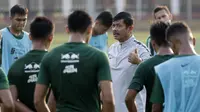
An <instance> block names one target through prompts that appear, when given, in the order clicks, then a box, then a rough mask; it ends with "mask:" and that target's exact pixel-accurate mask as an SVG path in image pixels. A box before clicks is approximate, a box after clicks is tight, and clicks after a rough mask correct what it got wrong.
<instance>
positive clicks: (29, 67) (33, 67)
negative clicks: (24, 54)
mask: <svg viewBox="0 0 200 112" xmlns="http://www.w3.org/2000/svg"><path fill="white" fill-rule="evenodd" d="M39 70H40V65H39V64H37V63H35V62H32V63H30V64H25V65H24V71H25V73H35V72H39Z"/></svg>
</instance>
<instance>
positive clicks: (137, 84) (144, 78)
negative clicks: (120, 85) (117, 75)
mask: <svg viewBox="0 0 200 112" xmlns="http://www.w3.org/2000/svg"><path fill="white" fill-rule="evenodd" d="M172 57H173V55H163V56H162V55H156V56H154V57H152V58H150V59H148V60H146V61H144V62H143V63H141V64H140V65H139V66H138V68H137V70H136V72H135V75H134V77H133V79H132V82H131V85H130V86H129V89H134V90H136V91H137V92H140V91H141V90H142V89H143V87H144V86H145V88H146V90H147V101H146V112H151V107H152V103H151V102H150V97H151V92H152V87H153V84H154V78H155V71H154V66H156V65H158V64H160V63H162V62H164V61H166V60H168V59H170V58H172Z"/></svg>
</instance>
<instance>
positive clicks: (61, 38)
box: [51, 32, 200, 53]
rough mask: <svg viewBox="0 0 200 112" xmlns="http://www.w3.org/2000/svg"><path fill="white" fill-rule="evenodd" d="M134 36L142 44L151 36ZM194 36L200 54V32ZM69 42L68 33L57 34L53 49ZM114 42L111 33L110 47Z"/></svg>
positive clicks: (145, 34) (142, 33) (136, 34)
mask: <svg viewBox="0 0 200 112" xmlns="http://www.w3.org/2000/svg"><path fill="white" fill-rule="evenodd" d="M133 34H134V35H135V37H136V38H137V40H140V41H141V42H144V43H145V42H146V39H147V37H148V35H149V33H148V32H134V33H133ZM193 34H194V37H196V40H197V42H196V47H195V49H196V50H197V52H198V53H200V32H193ZM67 41H68V36H67V34H66V33H56V34H55V37H54V41H53V43H52V45H51V49H52V48H54V47H56V46H58V45H60V44H63V43H65V42H67ZM114 42H115V39H114V38H113V36H112V33H109V40H108V43H109V45H111V44H112V43H114Z"/></svg>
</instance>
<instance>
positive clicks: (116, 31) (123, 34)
mask: <svg viewBox="0 0 200 112" xmlns="http://www.w3.org/2000/svg"><path fill="white" fill-rule="evenodd" d="M112 31H113V36H114V38H115V39H116V40H118V41H120V42H123V41H124V40H125V39H126V38H127V36H128V35H129V34H130V30H129V28H128V27H127V26H126V25H125V24H124V20H123V19H121V20H118V21H114V22H113V24H112Z"/></svg>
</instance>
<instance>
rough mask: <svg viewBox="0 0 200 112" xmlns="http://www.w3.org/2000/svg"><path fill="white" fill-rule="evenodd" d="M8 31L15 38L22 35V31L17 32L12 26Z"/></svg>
mask: <svg viewBox="0 0 200 112" xmlns="http://www.w3.org/2000/svg"><path fill="white" fill-rule="evenodd" d="M9 29H10V32H11V33H12V34H14V35H15V36H19V35H20V34H21V33H22V31H17V30H15V29H14V28H13V27H12V26H10V27H9Z"/></svg>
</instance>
